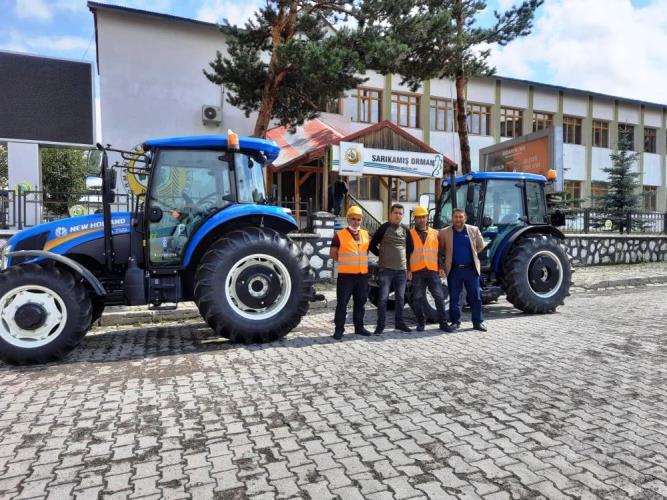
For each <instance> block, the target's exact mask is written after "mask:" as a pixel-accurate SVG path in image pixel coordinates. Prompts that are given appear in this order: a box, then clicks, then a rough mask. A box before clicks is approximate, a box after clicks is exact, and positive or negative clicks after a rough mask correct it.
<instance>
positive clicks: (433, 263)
mask: <svg viewBox="0 0 667 500" xmlns="http://www.w3.org/2000/svg"><path fill="white" fill-rule="evenodd" d="M410 235H412V247H413V248H412V254H411V255H410V271H412V272H415V271H421V270H423V269H428V270H429V271H437V270H438V231H436V230H435V229H432V228H429V229H428V230H427V232H426V239H425V240H424V243H422V240H421V238H420V237H419V234H418V233H417V230H416V229H414V228H413V229H411V230H410Z"/></svg>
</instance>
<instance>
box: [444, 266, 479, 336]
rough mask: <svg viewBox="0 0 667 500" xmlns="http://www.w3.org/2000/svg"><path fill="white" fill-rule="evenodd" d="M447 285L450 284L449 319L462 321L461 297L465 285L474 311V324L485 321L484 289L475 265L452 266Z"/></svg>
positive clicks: (453, 321) (469, 302) (456, 321)
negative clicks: (483, 311) (483, 309)
mask: <svg viewBox="0 0 667 500" xmlns="http://www.w3.org/2000/svg"><path fill="white" fill-rule="evenodd" d="M447 285H448V286H449V320H450V321H451V322H452V323H460V322H461V304H460V298H461V290H462V289H463V287H464V286H465V289H466V294H467V296H468V304H470V310H471V312H472V324H473V325H479V324H480V323H481V322H482V321H484V317H483V316H482V289H481V287H480V284H479V275H478V274H477V270H476V269H475V268H474V267H466V268H456V267H455V268H452V270H451V271H450V272H449V276H447Z"/></svg>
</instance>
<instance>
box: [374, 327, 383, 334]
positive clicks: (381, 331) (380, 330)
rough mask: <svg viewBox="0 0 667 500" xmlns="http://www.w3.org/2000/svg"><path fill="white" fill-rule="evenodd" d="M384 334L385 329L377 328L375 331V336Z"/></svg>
mask: <svg viewBox="0 0 667 500" xmlns="http://www.w3.org/2000/svg"><path fill="white" fill-rule="evenodd" d="M383 333H384V328H380V327H378V328H376V329H375V331H374V332H373V335H382V334H383Z"/></svg>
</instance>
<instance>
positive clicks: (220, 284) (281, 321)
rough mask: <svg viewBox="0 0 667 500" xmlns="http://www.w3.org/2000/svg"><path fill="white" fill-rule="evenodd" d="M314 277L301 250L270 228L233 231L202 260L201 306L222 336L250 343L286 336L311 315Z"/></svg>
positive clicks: (198, 300) (198, 278) (197, 293)
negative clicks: (310, 307)
mask: <svg viewBox="0 0 667 500" xmlns="http://www.w3.org/2000/svg"><path fill="white" fill-rule="evenodd" d="M313 277H314V274H313V272H312V270H311V269H310V265H309V262H308V259H307V257H306V256H305V255H304V254H303V253H302V252H301V249H300V248H299V246H298V245H297V244H296V243H294V242H293V241H292V240H290V239H289V238H288V237H286V236H285V235H283V234H281V233H279V232H277V231H274V230H273V229H268V228H263V229H260V228H257V227H249V228H247V229H243V230H238V231H232V232H230V233H229V234H228V235H226V236H225V237H223V238H221V239H219V240H218V241H216V242H215V243H214V244H213V245H212V246H211V248H209V249H208V250H207V252H206V253H205V254H204V256H203V257H202V260H201V262H200V264H199V267H198V269H197V273H196V275H195V302H196V303H197V307H198V308H199V312H200V313H201V315H202V317H203V318H204V320H206V322H207V323H208V324H209V326H210V327H211V328H213V329H214V330H215V331H216V333H218V335H221V336H223V337H225V338H228V339H230V340H232V341H234V342H242V343H245V344H250V343H261V342H271V341H274V340H277V339H279V338H281V337H284V336H285V335H286V334H287V333H288V332H289V331H290V330H292V329H293V328H294V327H296V326H297V325H298V324H299V322H300V321H301V318H302V317H303V316H304V315H305V314H306V312H308V306H309V299H310V297H311V295H312V293H313V281H314V279H313Z"/></svg>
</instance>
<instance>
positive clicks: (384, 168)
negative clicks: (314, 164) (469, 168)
mask: <svg viewBox="0 0 667 500" xmlns="http://www.w3.org/2000/svg"><path fill="white" fill-rule="evenodd" d="M350 146H351V147H350ZM332 153H333V155H332V167H331V169H332V170H333V171H334V172H339V173H340V175H343V176H346V175H348V176H352V175H354V176H358V175H362V174H363V175H389V176H395V177H442V173H443V168H444V163H445V162H444V157H443V156H442V155H441V154H438V153H419V152H415V151H394V150H391V149H373V148H364V147H363V145H361V144H354V143H345V142H341V143H340V146H332ZM357 153H359V154H360V156H361V159H360V160H359V159H358V157H357V156H356V155H357ZM341 155H342V156H343V159H342V160H341ZM350 160H353V161H354V164H353V165H352V166H350ZM347 172H355V173H347ZM356 172H360V173H356Z"/></svg>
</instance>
